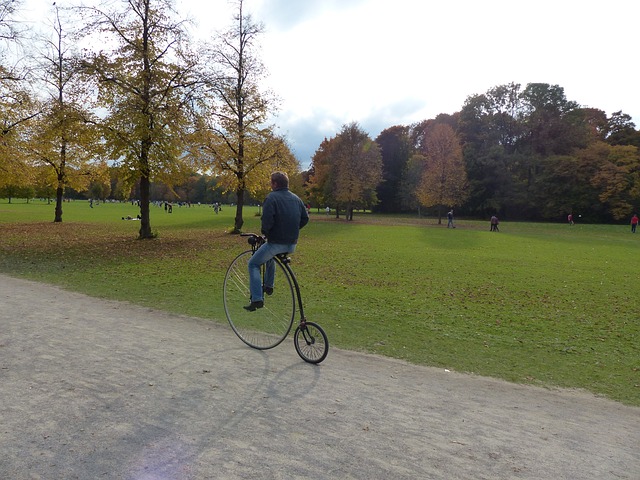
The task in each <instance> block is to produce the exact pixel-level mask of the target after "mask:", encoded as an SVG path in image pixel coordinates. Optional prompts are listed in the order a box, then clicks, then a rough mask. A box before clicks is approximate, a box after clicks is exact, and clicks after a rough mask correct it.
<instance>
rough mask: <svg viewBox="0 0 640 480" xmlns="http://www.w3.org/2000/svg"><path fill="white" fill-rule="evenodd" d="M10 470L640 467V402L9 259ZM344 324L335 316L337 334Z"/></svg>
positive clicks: (296, 474) (171, 475) (545, 472)
mask: <svg viewBox="0 0 640 480" xmlns="http://www.w3.org/2000/svg"><path fill="white" fill-rule="evenodd" d="M0 292H1V293H0V312H1V313H0V329H1V330H0V381H1V387H0V453H1V455H0V478H3V479H13V480H21V479H40V478H42V479H47V480H51V479H65V480H69V479H76V478H78V479H97V478H106V479H120V478H122V479H135V480H143V479H144V480H147V479H149V480H151V479H179V480H183V479H219V478H224V479H241V478H242V479H257V478H260V479H292V478H296V479H385V480H388V479H394V480H397V479H474V480H475V479H552V478H553V479H582V480H584V479H598V480H602V479H620V478H625V479H636V480H637V479H638V478H640V474H639V473H638V472H640V450H639V447H640V409H638V408H631V407H625V406H622V405H619V404H617V403H614V402H611V401H607V400H604V399H601V398H596V397H594V396H592V395H590V394H587V393H583V392H573V391H550V390H545V389H538V388H532V387H525V386H519V385H512V384H508V383H505V382H501V381H497V380H492V379H487V378H480V377H474V376H468V375H461V374H457V373H452V372H446V371H443V370H439V369H433V368H425V367H419V366H414V365H409V364H406V363H403V362H400V361H395V360H389V359H385V358H380V357H376V356H371V355H363V354H357V353H350V352H345V351H339V350H336V349H332V350H331V352H330V353H329V357H328V358H327V360H326V361H325V362H324V363H323V364H322V365H320V366H312V365H308V364H305V363H304V362H302V361H301V360H300V358H299V357H298V356H297V355H296V353H295V351H294V348H293V344H292V342H291V341H287V342H286V343H284V344H283V345H281V346H279V347H277V348H276V349H274V350H271V351H268V352H259V351H255V350H251V349H249V348H247V347H245V346H244V345H243V344H242V343H241V342H240V341H239V340H238V339H237V338H236V337H235V336H234V335H233V333H232V332H231V330H230V329H229V328H228V327H227V326H226V325H218V324H214V323H212V322H209V321H205V320H202V319H197V318H189V317H181V316H176V315H170V314H167V313H163V312H158V311H153V310H150V309H146V308H140V307H136V306H132V305H128V304H125V303H117V302H111V301H101V300H96V299H93V298H90V297H86V296H83V295H80V294H76V293H71V292H66V291H63V290H61V289H58V288H56V287H51V286H47V285H42V284H38V283H33V282H28V281H24V280H17V279H12V278H8V277H5V276H2V275H0ZM329 335H330V332H329Z"/></svg>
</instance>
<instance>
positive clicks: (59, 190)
mask: <svg viewBox="0 0 640 480" xmlns="http://www.w3.org/2000/svg"><path fill="white" fill-rule="evenodd" d="M63 197H64V187H63V186H62V184H61V183H60V181H58V188H57V189H56V210H55V211H56V213H55V217H54V219H53V221H54V222H62V200H63ZM9 203H11V202H9Z"/></svg>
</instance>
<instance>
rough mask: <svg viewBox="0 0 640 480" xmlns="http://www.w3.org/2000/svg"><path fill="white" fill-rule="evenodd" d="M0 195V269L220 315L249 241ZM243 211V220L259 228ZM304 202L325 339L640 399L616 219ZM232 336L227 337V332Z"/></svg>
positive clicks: (199, 222) (156, 219) (633, 292)
mask: <svg viewBox="0 0 640 480" xmlns="http://www.w3.org/2000/svg"><path fill="white" fill-rule="evenodd" d="M53 208H54V206H53V204H51V205H47V204H46V203H44V202H38V201H32V202H30V203H29V204H27V203H25V202H24V201H21V200H13V202H12V203H11V204H8V203H7V201H6V200H0V271H1V272H4V273H7V274H9V275H13V276H21V277H26V278H30V279H34V280H41V281H44V282H49V283H55V284H58V285H62V286H64V287H65V288H68V289H72V290H76V291H80V292H84V293H87V294H89V295H93V296H96V297H103V298H112V299H118V300H127V301H130V302H133V303H137V304H142V305H147V306H152V307H155V308H159V309H163V310H168V311H172V312H178V313H183V314H187V315H193V316H198V317H204V318H210V319H211V320H212V321H216V322H223V323H224V322H226V320H225V314H224V310H223V307H222V281H223V278H224V273H225V269H226V267H227V265H228V264H229V263H230V262H231V260H232V259H233V258H234V257H235V255H236V254H238V253H240V252H241V251H242V250H244V249H245V246H246V244H245V243H244V239H243V238H240V237H239V236H235V235H230V234H228V233H226V230H228V229H229V228H230V227H231V225H232V220H233V216H234V214H235V210H234V209H233V208H232V207H225V208H224V209H223V211H222V212H221V213H220V214H218V215H216V214H214V212H213V209H211V208H209V207H205V206H200V207H198V206H194V207H191V208H187V207H177V206H176V207H174V211H173V213H172V214H167V213H165V211H164V210H163V209H161V208H157V207H152V213H151V215H152V216H151V223H152V228H153V230H154V231H156V232H157V233H158V238H157V239H155V240H151V241H148V240H147V241H140V240H137V239H136V237H137V230H138V228H139V222H137V221H127V220H122V217H123V216H126V215H131V216H134V217H135V215H137V213H138V209H137V207H135V206H132V205H130V204H103V205H98V206H96V207H94V208H89V204H88V203H87V202H71V203H65V204H64V216H63V220H64V222H63V223H61V224H54V223H53ZM256 213H257V210H256V209H255V208H246V209H245V214H244V218H245V227H244V230H245V231H258V230H259V218H258V217H257V215H256ZM457 226H458V228H456V229H447V228H446V220H445V224H444V225H437V222H436V221H435V220H434V219H418V218H410V217H400V216H394V217H387V216H374V215H358V214H357V213H356V216H355V221H354V222H350V223H349V222H345V221H344V220H342V219H340V220H336V219H335V218H334V217H333V216H331V217H327V216H326V215H325V214H324V213H316V212H315V211H312V219H311V222H310V224H309V226H308V227H306V228H305V229H304V230H303V231H302V235H301V239H300V245H299V247H298V250H297V252H296V254H295V255H294V256H293V267H294V269H295V270H296V273H297V275H298V279H299V281H300V283H301V288H302V292H303V297H304V300H305V313H306V314H307V316H308V318H309V320H312V321H314V322H317V323H319V324H320V325H322V326H323V327H324V328H325V330H326V331H327V334H328V335H329V340H330V342H331V343H332V345H333V346H336V347H340V348H345V349H351V350H358V351H366V352H373V353H378V354H381V355H387V356H391V357H396V358H402V359H405V360H408V361H410V362H414V363H419V364H425V365H432V366H437V367H443V368H448V369H451V370H456V371H461V372H472V373H475V374H480V375H487V376H493V377H498V378H503V379H506V380H509V381H513V382H518V383H528V384H534V385H541V386H549V387H556V386H558V387H570V388H583V389H587V390H590V391H592V392H594V393H597V394H601V395H605V396H607V397H609V398H611V399H614V400H617V401H620V402H623V403H626V404H630V405H640V335H639V333H640V321H639V319H638V318H639V314H638V308H639V305H638V299H637V296H638V292H640V275H639V271H640V270H639V268H638V260H639V258H640V232H639V233H638V234H637V235H632V234H631V233H630V229H629V227H628V226H626V225H624V226H623V225H619V226H613V225H580V224H577V225H575V226H573V227H570V226H568V225H565V224H534V223H509V222H502V224H501V225H500V229H501V232H499V233H492V232H489V222H488V221H486V222H476V221H464V220H462V221H458V222H457ZM238 341H239V340H238Z"/></svg>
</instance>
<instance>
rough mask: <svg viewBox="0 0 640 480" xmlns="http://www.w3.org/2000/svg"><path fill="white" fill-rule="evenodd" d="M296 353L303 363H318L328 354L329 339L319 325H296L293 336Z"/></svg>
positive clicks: (306, 323)
mask: <svg viewBox="0 0 640 480" xmlns="http://www.w3.org/2000/svg"><path fill="white" fill-rule="evenodd" d="M293 344H294V345H295V347H296V352H298V355H300V358H302V359H303V360H304V361H305V362H309V363H320V362H322V361H323V360H324V359H325V358H327V354H328V353H329V339H328V338H327V334H326V333H324V330H323V329H322V327H320V325H318V324H316V323H313V322H305V323H303V324H301V325H298V328H296V333H295V334H294V336H293Z"/></svg>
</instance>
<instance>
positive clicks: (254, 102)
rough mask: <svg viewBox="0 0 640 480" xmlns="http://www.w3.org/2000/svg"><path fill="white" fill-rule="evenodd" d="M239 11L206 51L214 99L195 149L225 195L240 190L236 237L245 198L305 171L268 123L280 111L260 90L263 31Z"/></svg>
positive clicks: (207, 102)
mask: <svg viewBox="0 0 640 480" xmlns="http://www.w3.org/2000/svg"><path fill="white" fill-rule="evenodd" d="M237 8H238V10H237V13H236V15H235V16H234V19H233V25H232V26H231V27H230V28H229V29H228V30H227V31H226V32H224V33H222V34H221V35H220V36H219V38H218V40H217V42H216V44H215V45H214V46H213V48H210V49H209V51H208V52H207V53H208V58H209V59H210V60H209V61H208V62H207V63H208V64H209V65H211V66H212V71H211V72H210V75H209V82H208V86H209V87H210V90H209V93H210V96H209V97H207V98H205V99H203V100H204V101H203V102H202V103H201V104H200V108H201V111H202V112H203V115H202V116H201V120H200V125H199V129H198V132H197V133H198V135H197V138H198V139H197V141H195V142H194V144H195V145H197V147H198V148H197V150H195V151H194V150H192V152H193V153H195V154H196V155H197V156H200V157H205V159H206V167H208V168H209V169H210V170H211V171H212V172H213V173H214V174H215V175H216V176H218V178H219V181H220V184H221V185H223V186H224V188H225V190H226V191H229V190H232V191H235V194H236V197H237V203H236V214H235V219H234V228H233V231H234V232H236V233H237V232H240V231H241V230H242V226H243V224H244V219H243V208H244V204H245V201H246V200H247V198H246V195H247V194H249V195H251V194H254V195H259V192H260V190H261V188H262V187H263V186H264V185H268V183H269V178H270V177H269V175H270V173H271V172H272V171H273V170H283V171H286V172H287V173H288V174H289V175H290V176H292V175H293V174H295V173H297V172H298V171H299V169H300V167H299V165H298V162H297V161H296V160H295V158H294V157H293V155H292V154H291V151H290V149H289V147H288V145H287V143H286V141H285V139H284V138H282V137H281V136H278V135H277V134H276V133H275V128H274V127H273V126H271V125H268V124H267V123H266V122H267V118H268V116H269V114H272V113H275V111H276V98H275V96H274V95H273V94H272V93H270V92H268V91H262V90H261V88H260V81H261V80H262V78H263V77H264V75H265V73H266V70H265V68H264V65H263V64H262V62H261V61H260V59H259V57H258V55H257V53H258V47H259V43H258V41H259V38H260V35H261V34H262V32H263V30H264V28H263V26H262V24H260V23H256V22H254V21H253V19H252V17H251V15H249V14H246V13H245V12H244V10H243V0H238V1H237Z"/></svg>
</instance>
